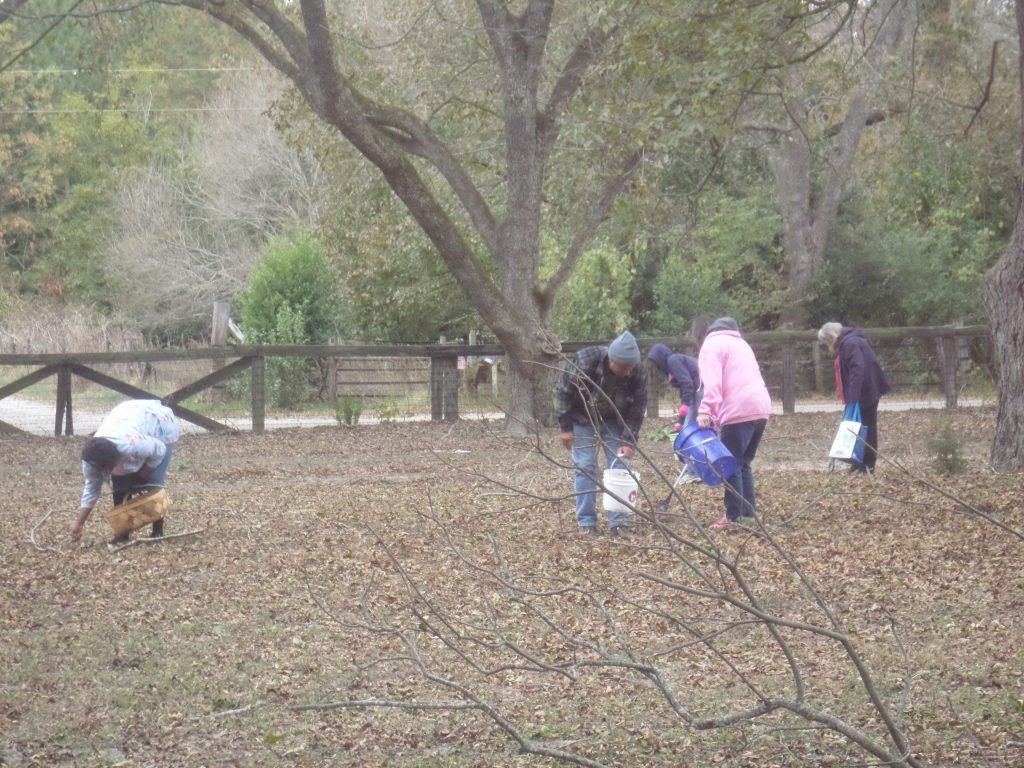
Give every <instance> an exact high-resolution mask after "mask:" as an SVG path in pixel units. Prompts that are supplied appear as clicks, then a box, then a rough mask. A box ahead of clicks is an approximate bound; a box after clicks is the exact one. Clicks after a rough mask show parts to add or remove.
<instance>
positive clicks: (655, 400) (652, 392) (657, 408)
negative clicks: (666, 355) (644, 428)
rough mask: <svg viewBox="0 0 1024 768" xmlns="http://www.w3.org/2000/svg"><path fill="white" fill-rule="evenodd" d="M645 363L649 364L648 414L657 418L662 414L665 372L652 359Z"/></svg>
mask: <svg viewBox="0 0 1024 768" xmlns="http://www.w3.org/2000/svg"><path fill="white" fill-rule="evenodd" d="M644 364H645V365H646V366H647V415H648V417H650V418H655V419H656V418H658V417H659V416H660V415H661V382H662V381H663V380H664V376H665V374H663V373H662V372H661V371H660V370H658V366H656V365H655V364H654V363H653V362H651V361H650V360H648V361H647V362H646V363H644ZM694 417H696V414H694Z"/></svg>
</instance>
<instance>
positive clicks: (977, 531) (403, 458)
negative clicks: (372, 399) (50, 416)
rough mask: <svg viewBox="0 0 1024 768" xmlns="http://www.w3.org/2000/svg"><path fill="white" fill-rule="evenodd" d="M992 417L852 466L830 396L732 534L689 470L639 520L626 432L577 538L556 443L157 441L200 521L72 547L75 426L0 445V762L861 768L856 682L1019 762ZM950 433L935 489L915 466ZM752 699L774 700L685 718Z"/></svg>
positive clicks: (401, 432) (879, 727)
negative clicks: (835, 453) (956, 468)
mask: <svg viewBox="0 0 1024 768" xmlns="http://www.w3.org/2000/svg"><path fill="white" fill-rule="evenodd" d="M993 419H994V413H993V411H992V410H991V409H965V410H962V411H959V412H957V413H956V414H955V415H954V416H953V417H952V418H950V417H946V416H945V415H944V414H943V413H941V412H938V411H910V412H901V413H890V412H883V413H882V414H881V424H880V429H881V436H882V449H883V454H884V456H885V457H886V459H887V460H888V461H885V460H883V461H882V462H881V465H880V469H879V471H878V473H877V475H876V476H875V477H874V478H853V477H850V476H848V475H847V474H845V473H843V472H840V471H829V469H828V463H827V459H823V458H822V456H824V455H825V453H826V451H827V446H828V444H829V443H830V442H831V437H832V432H833V431H834V429H835V415H834V414H797V415H794V416H785V417H777V418H775V419H773V421H772V422H771V423H770V425H769V428H768V432H767V434H766V438H765V442H764V443H763V444H762V448H761V452H760V455H759V457H758V461H757V463H756V464H755V472H756V476H757V481H758V491H759V515H760V517H761V521H762V526H761V528H760V529H759V530H756V531H744V530H732V531H723V532H710V533H709V532H708V531H707V530H706V527H705V526H706V524H707V523H709V522H711V521H712V520H714V519H716V518H717V517H719V516H720V514H721V495H720V493H719V491H717V490H715V489H709V488H707V487H704V486H693V485H688V486H683V487H681V488H680V489H679V490H678V493H677V495H676V496H675V498H673V499H672V501H671V504H670V506H669V513H668V514H667V515H665V516H664V517H662V518H661V519H660V520H658V521H655V520H653V519H652V516H651V514H650V510H652V509H653V507H654V505H655V504H656V503H657V502H658V501H661V500H662V499H664V498H665V496H666V494H667V493H668V485H667V484H666V483H665V482H664V480H663V478H664V479H667V480H668V483H669V484H670V483H671V481H672V480H673V479H674V478H675V475H676V473H677V471H678V468H679V465H678V463H676V462H675V461H674V459H673V457H672V455H671V448H670V446H669V444H668V443H667V442H648V443H646V444H645V445H644V448H645V451H646V453H647V460H646V461H644V462H641V465H640V471H641V476H642V480H643V483H642V489H643V492H644V495H643V498H642V500H641V503H640V505H639V508H640V510H641V517H642V518H644V519H641V520H639V521H638V523H637V526H636V529H637V533H638V535H637V536H636V538H635V539H634V540H632V541H630V542H622V541H619V540H616V539H612V538H610V537H608V536H607V535H602V536H600V537H598V538H596V539H584V538H582V537H580V536H579V535H578V534H577V531H576V526H575V521H574V518H573V513H572V500H571V498H570V497H569V494H570V492H571V472H570V470H569V468H568V467H567V466H566V462H567V460H568V456H567V453H566V452H565V451H564V449H562V448H561V447H560V446H558V445H557V441H556V440H555V435H554V434H553V433H552V434H546V435H542V436H541V438H540V439H539V440H522V439H512V438H509V437H507V436H505V435H503V434H502V433H500V432H498V431H495V428H494V427H493V426H489V425H488V424H486V423H478V424H469V423H458V424H455V425H432V424H422V425H401V426H399V425H381V426H375V427H356V428H341V427H324V428H316V429H305V430H275V431H273V432H271V433H268V434H265V435H262V436H254V435H251V434H238V435H206V434H202V435H186V436H185V437H183V439H182V441H181V442H180V443H179V444H178V446H176V452H175V459H174V462H173V464H172V471H171V474H170V476H169V492H170V493H171V496H172V499H173V502H174V509H173V511H172V513H171V515H170V517H169V518H168V523H167V527H168V530H167V533H169V534H173V533H184V532H188V531H197V533H194V534H192V535H188V536H182V537H180V538H174V539H170V540H166V541H162V542H159V543H155V544H138V545H135V546H131V547H128V548H126V549H121V550H119V551H111V550H110V549H109V548H108V547H107V545H106V539H107V538H109V531H108V529H107V526H106V524H105V522H104V520H103V518H102V514H101V513H102V512H103V511H104V510H105V509H106V508H107V505H108V504H109V494H108V495H106V496H105V498H104V501H103V502H101V506H100V507H99V508H98V509H97V510H96V514H94V516H93V518H92V519H91V520H90V522H89V523H88V525H87V527H86V532H85V535H84V537H83V542H82V544H81V546H78V547H74V546H72V545H71V544H70V542H69V541H68V532H69V530H70V527H71V524H72V522H73V519H74V516H75V513H76V509H77V502H78V495H79V493H80V489H81V472H80V467H79V462H78V460H77V455H78V452H79V450H80V448H81V444H82V442H83V441H84V439H85V438H84V437H74V438H46V437H11V436H7V435H0V456H2V457H3V460H2V461H0V487H2V488H3V489H4V493H3V494H0V521H2V522H0V525H2V531H3V536H2V538H0V649H2V659H3V663H2V664H0V765H4V766H187V767H195V768H198V767H199V766H210V767H212V766H286V765H287V766H408V767H410V768H414V767H415V768H427V767H438V768H440V767H446V768H462V767H469V766H487V767H490V766H494V767H497V766H539V765H556V764H563V763H559V762H558V761H557V760H556V759H554V758H551V757H544V756H543V754H528V753H524V752H523V751H522V750H521V745H525V746H526V747H527V750H532V751H534V752H539V753H544V752H548V753H554V752H557V753H563V754H565V755H567V756H569V757H570V759H572V760H576V761H577V762H578V763H580V764H593V765H608V766H612V765H615V766H655V767H661V766H665V767H666V768H667V767H668V766H673V767H675V766H709V765H726V766H819V765H844V766H845V765H856V764H864V763H876V764H877V759H876V758H875V757H873V756H872V755H871V754H869V752H868V751H865V749H864V748H863V747H862V746H857V745H856V744H854V743H853V741H851V738H849V734H859V735H863V737H864V738H865V739H867V741H868V742H869V743H870V744H873V745H876V746H878V747H879V748H881V749H883V750H885V751H888V752H889V753H892V752H893V750H894V749H895V747H894V746H893V743H892V742H891V740H890V739H889V736H888V733H889V729H887V727H886V725H885V722H884V717H883V713H882V712H880V710H879V709H878V707H875V706H872V705H871V703H870V701H869V697H868V695H867V688H866V685H865V680H869V681H870V683H871V685H873V690H874V691H876V694H877V697H878V700H879V702H880V703H881V704H882V705H883V706H884V715H885V716H888V717H889V718H890V720H891V722H892V724H893V726H894V727H896V728H898V729H899V730H900V731H901V732H902V733H904V734H905V735H906V738H907V740H908V743H909V748H910V750H911V752H912V755H913V758H914V759H915V760H916V761H917V762H918V764H920V765H929V766H936V765H937V766H978V767H979V768H981V767H983V766H1019V765H1024V643H1022V642H1021V637H1022V631H1024V575H1022V572H1021V562H1022V555H1024V542H1022V539H1021V535H1020V532H1021V531H1024V488H1022V484H1021V477H1020V475H997V474H994V473H992V472H991V471H989V469H988V468H987V465H986V462H985V456H986V453H987V449H988V441H989V440H990V439H991V434H992V430H993ZM649 426H650V427H653V426H656V425H649ZM947 428H948V429H949V430H950V434H951V435H953V444H954V445H955V447H956V449H957V450H958V451H959V452H960V453H961V455H962V457H963V461H964V463H965V469H966V471H964V472H963V473H961V474H956V475H949V476H947V475H941V474H939V473H937V472H936V470H935V468H934V467H933V454H934V452H935V450H934V447H933V439H934V436H935V435H936V434H940V433H941V432H942V431H943V430H944V429H947ZM647 433H648V426H645V434H647ZM752 608H753V609H756V610H752ZM755 612H759V614H760V615H761V616H769V617H772V620H773V621H774V622H775V623H774V624H773V625H772V627H771V628H769V627H766V625H765V623H764V622H763V621H758V620H756V619H757V617H756V616H755ZM844 643H845V644H846V645H847V646H848V647H849V648H850V649H852V650H853V651H855V652H856V654H857V659H859V660H860V661H861V662H862V664H863V670H864V671H865V672H866V673H869V675H870V677H865V674H859V673H858V670H857V669H856V667H855V665H854V664H853V663H852V661H851V657H850V655H849V654H848V653H847V652H846V651H845V650H844ZM766 701H776V702H786V703H788V704H794V703H797V704H799V706H790V707H788V708H787V707H777V708H774V709H772V711H770V712H768V713H766V714H764V715H761V716H758V717H753V718H742V717H740V718H737V719H736V720H735V721H730V722H728V724H722V725H721V726H720V727H708V728H705V727H704V726H707V725H714V724H715V722H714V718H728V716H729V715H731V714H733V713H737V712H742V711H743V710H745V709H748V708H751V707H756V706H758V705H759V704H762V703H764V702H766ZM801 708H802V709H801ZM826 717H827V718H829V719H825V718H826ZM688 723H694V724H696V726H699V727H695V725H693V724H688ZM826 726H829V727H826ZM843 729H846V730H847V735H846V736H844V735H841V733H840V732H839V731H842V730H843ZM517 739H520V740H521V741H517ZM588 761H589V762H588Z"/></svg>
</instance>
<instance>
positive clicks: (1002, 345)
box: [984, 0, 1024, 470]
mask: <svg viewBox="0 0 1024 768" xmlns="http://www.w3.org/2000/svg"><path fill="white" fill-rule="evenodd" d="M1016 5H1017V37H1018V39H1019V40H1020V43H1021V46H1024V0H1017V3H1016ZM1018 76H1019V81H1020V88H1021V103H1022V107H1024V54H1018ZM1020 141H1021V151H1022V153H1024V109H1022V121H1021V135H1020ZM984 294H985V309H986V311H987V312H988V317H989V323H990V324H991V326H992V345H993V356H994V358H995V366H996V380H997V382H998V387H999V410H998V411H997V413H996V434H995V437H994V438H993V440H992V455H991V461H992V466H993V467H995V468H996V469H998V470H1013V469H1024V187H1022V188H1021V189H1019V190H1018V207H1017V221H1016V224H1015V225H1014V227H1013V235H1012V236H1011V237H1010V244H1009V245H1008V246H1007V248H1006V253H1004V254H1003V256H1002V258H1000V259H999V261H997V262H996V263H995V265H994V266H993V267H992V269H990V270H989V273H988V275H986V277H985V288H984Z"/></svg>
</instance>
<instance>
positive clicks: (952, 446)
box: [928, 420, 967, 475]
mask: <svg viewBox="0 0 1024 768" xmlns="http://www.w3.org/2000/svg"><path fill="white" fill-rule="evenodd" d="M928 449H929V451H930V452H931V455H932V466H933V467H934V468H935V471H936V472H938V473H939V474H940V475H959V474H962V473H963V472H964V471H965V470H966V469H967V464H966V462H965V461H964V456H963V438H961V437H960V436H959V435H958V434H957V433H956V431H955V430H954V429H953V425H952V423H951V422H949V421H948V420H947V421H946V422H945V423H944V424H943V425H942V428H941V429H940V430H939V432H938V433H937V434H936V435H935V437H933V438H932V439H931V440H930V441H929V442H928Z"/></svg>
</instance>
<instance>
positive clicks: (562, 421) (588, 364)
mask: <svg viewBox="0 0 1024 768" xmlns="http://www.w3.org/2000/svg"><path fill="white" fill-rule="evenodd" d="M607 353H608V347H602V346H595V347H584V348H583V349H581V350H580V351H579V352H577V353H576V354H575V355H573V356H572V359H571V360H569V361H568V362H567V363H566V366H565V369H564V370H563V371H562V375H561V376H559V377H558V384H557V385H556V386H555V408H556V410H557V414H558V427H559V429H560V430H561V431H562V432H572V425H573V415H574V414H576V413H584V412H585V406H584V404H583V399H582V396H581V391H582V390H586V389H588V387H587V382H588V380H593V379H594V377H595V376H596V373H597V370H598V366H600V365H601V363H602V362H603V361H604V358H605V356H606V355H607Z"/></svg>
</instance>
